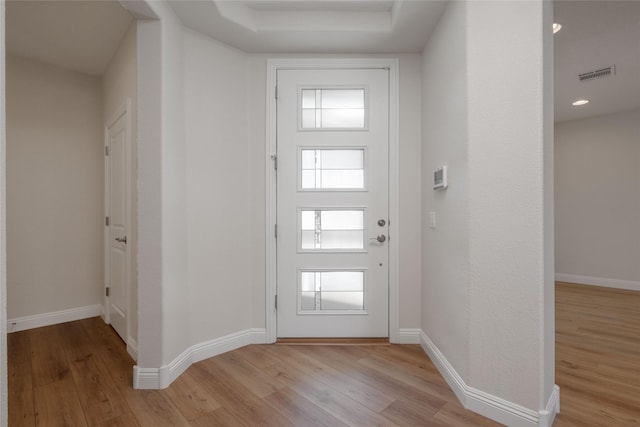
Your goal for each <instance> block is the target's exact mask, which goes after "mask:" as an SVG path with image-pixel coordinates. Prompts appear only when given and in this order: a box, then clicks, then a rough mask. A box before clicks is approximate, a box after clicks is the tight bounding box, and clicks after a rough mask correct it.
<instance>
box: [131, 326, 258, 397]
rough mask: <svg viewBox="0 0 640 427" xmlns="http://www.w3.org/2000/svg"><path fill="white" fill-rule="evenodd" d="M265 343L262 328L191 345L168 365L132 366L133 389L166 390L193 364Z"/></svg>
mask: <svg viewBox="0 0 640 427" xmlns="http://www.w3.org/2000/svg"><path fill="white" fill-rule="evenodd" d="M266 342H267V333H266V330H265V329H262V328H253V329H246V330H244V331H240V332H236V333H234V334H230V335H226V336H224V337H220V338H216V339H214V340H211V341H206V342H203V343H199V344H195V345H192V346H191V347H189V348H187V349H186V350H185V351H183V352H182V353H181V354H180V355H179V356H178V357H176V358H175V359H173V360H172V361H171V362H170V363H169V364H167V365H164V366H161V367H160V368H141V367H139V366H134V367H133V388H135V389H163V388H167V387H169V385H171V383H172V382H173V381H175V380H176V378H178V377H179V376H180V375H181V374H182V373H183V372H184V371H186V370H187V369H188V368H189V366H191V365H192V364H193V363H196V362H199V361H201V360H204V359H208V358H210V357H213V356H217V355H219V354H222V353H226V352H228V351H232V350H235V349H237V348H240V347H244V346H246V345H249V344H265V343H266Z"/></svg>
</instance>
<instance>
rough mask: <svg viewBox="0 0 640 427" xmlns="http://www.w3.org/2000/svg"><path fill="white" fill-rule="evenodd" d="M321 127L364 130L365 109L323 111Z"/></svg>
mask: <svg viewBox="0 0 640 427" xmlns="http://www.w3.org/2000/svg"><path fill="white" fill-rule="evenodd" d="M320 127H322V128H335V129H362V128H364V109H331V110H327V109H323V110H322V121H321V122H320Z"/></svg>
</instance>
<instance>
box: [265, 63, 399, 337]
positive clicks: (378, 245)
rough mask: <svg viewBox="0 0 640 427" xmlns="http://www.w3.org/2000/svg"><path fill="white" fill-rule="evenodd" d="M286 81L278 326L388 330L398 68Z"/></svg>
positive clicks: (309, 74) (299, 332) (377, 333)
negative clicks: (392, 88) (393, 101)
mask: <svg viewBox="0 0 640 427" xmlns="http://www.w3.org/2000/svg"><path fill="white" fill-rule="evenodd" d="M277 88H278V89H277V90H278V95H277V178H276V179H277V206H276V210H277V301H278V307H277V335H278V337H280V338H285V337H388V336H389V317H388V312H389V265H388V264H389V254H388V252H389V251H388V247H389V246H388V237H387V236H388V227H389V219H388V216H389V215H388V211H389V201H388V192H389V191H388V182H389V179H388V170H389V156H388V152H389V71H388V69H349V70H344V69H341V70H278V72H277Z"/></svg>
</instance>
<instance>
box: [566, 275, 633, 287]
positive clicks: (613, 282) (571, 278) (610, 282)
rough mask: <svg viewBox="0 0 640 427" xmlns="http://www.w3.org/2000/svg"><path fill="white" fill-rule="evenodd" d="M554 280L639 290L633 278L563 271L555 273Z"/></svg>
mask: <svg viewBox="0 0 640 427" xmlns="http://www.w3.org/2000/svg"><path fill="white" fill-rule="evenodd" d="M556 280H557V281H559V282H569V283H578V284H580V285H591V286H602V287H605V288H615V289H626V290H628V291H640V282H636V281H633V280H618V279H607V278H604V277H591V276H579V275H576V274H565V273H556Z"/></svg>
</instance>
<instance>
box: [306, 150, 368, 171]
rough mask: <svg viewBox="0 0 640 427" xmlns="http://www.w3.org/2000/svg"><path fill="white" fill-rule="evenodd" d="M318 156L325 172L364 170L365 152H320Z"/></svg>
mask: <svg viewBox="0 0 640 427" xmlns="http://www.w3.org/2000/svg"><path fill="white" fill-rule="evenodd" d="M304 151H311V150H304ZM318 154H319V156H320V165H321V167H322V169H323V170H327V169H363V168H364V150H318Z"/></svg>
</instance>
